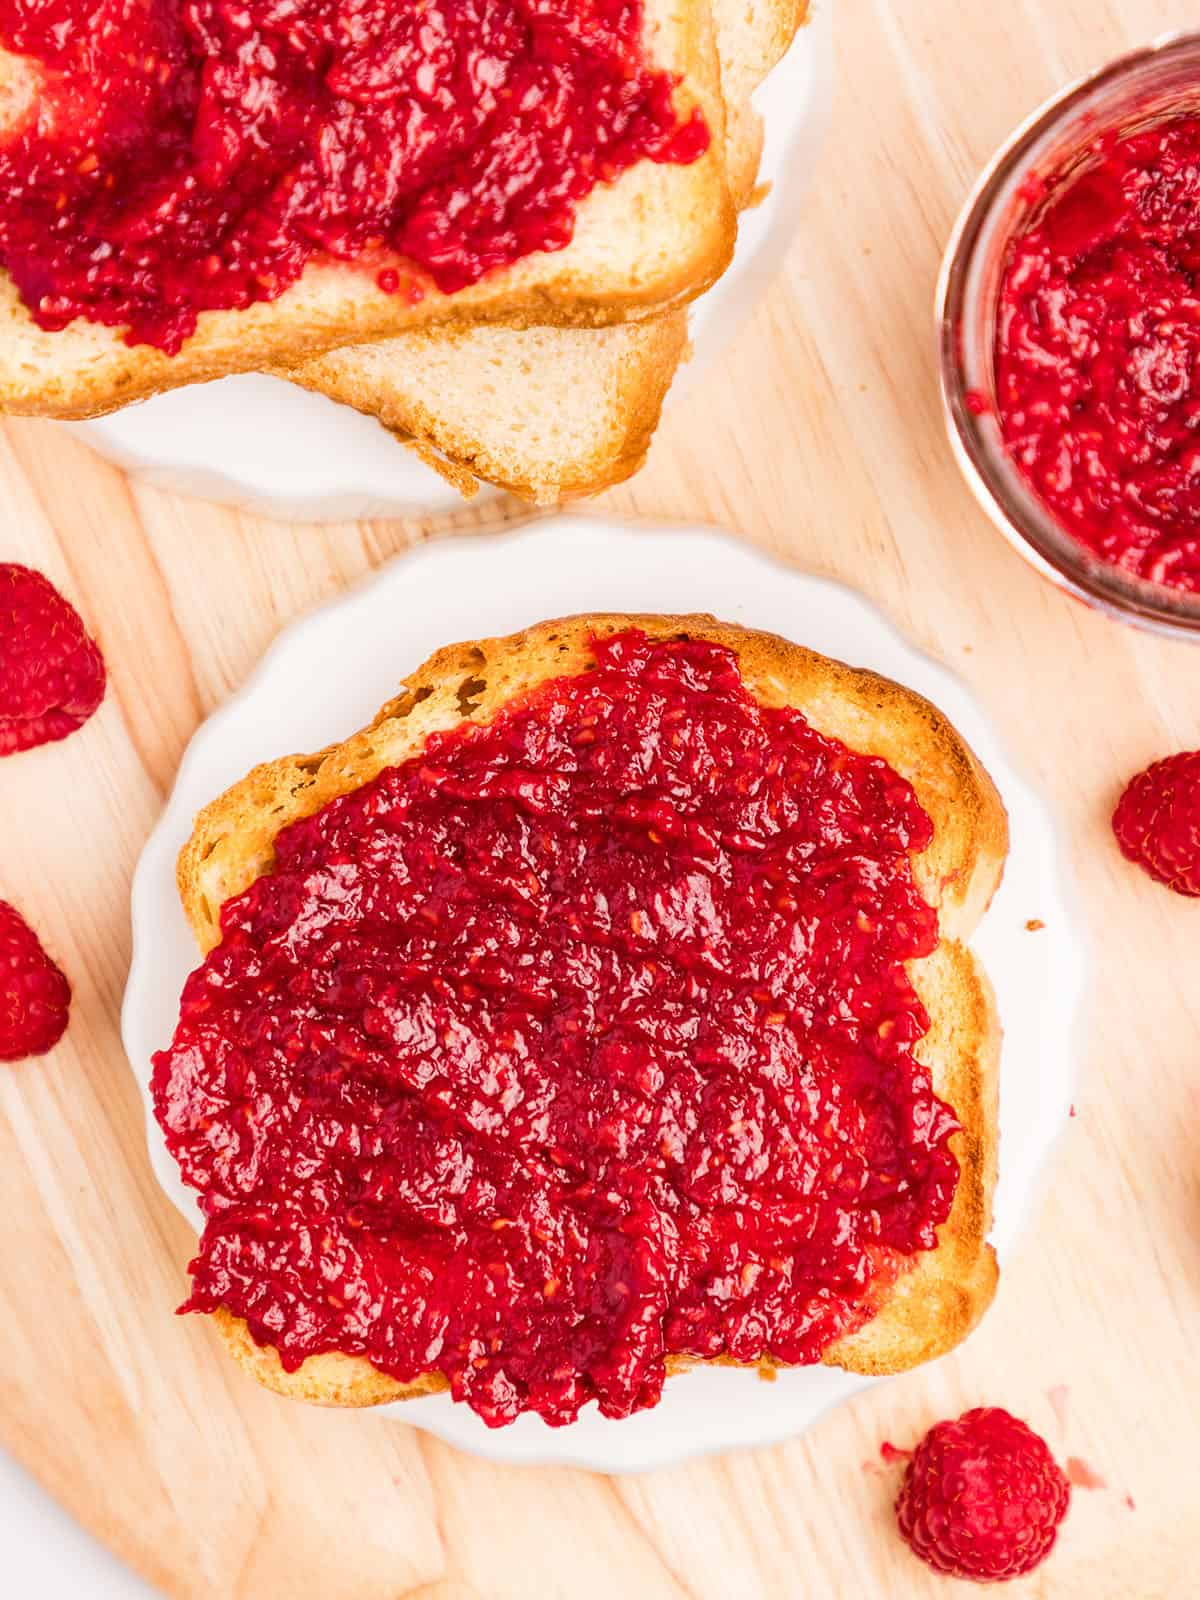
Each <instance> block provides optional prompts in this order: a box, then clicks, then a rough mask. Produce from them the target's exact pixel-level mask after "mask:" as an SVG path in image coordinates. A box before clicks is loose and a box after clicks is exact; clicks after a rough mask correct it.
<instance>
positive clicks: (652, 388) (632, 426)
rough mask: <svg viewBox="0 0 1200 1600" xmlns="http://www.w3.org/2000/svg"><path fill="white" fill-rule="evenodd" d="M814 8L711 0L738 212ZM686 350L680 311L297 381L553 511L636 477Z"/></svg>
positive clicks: (509, 335)
mask: <svg viewBox="0 0 1200 1600" xmlns="http://www.w3.org/2000/svg"><path fill="white" fill-rule="evenodd" d="M806 5H807V0H752V3H750V4H747V3H746V0H713V7H712V12H713V21H714V23H715V25H716V37H717V54H718V56H719V58H720V64H721V87H722V92H723V94H724V98H725V115H726V139H725V143H726V168H727V171H728V178H729V187H730V190H731V192H732V194H733V197H734V201H735V203H736V205H737V207H738V209H739V210H741V209H742V208H743V207H745V206H747V205H749V204H750V201H751V199H752V197H753V195H754V191H755V186H756V184H757V182H758V166H759V159H760V156H761V154H762V142H763V129H762V122H761V119H760V118H759V116H758V113H757V112H756V111H755V109H754V107H753V105H752V104H751V100H750V97H751V95H752V93H753V92H754V90H755V89H756V88H757V87H758V85H759V84H760V83H761V82H762V80H763V79H764V78H765V77H766V75H767V73H768V72H770V70H771V69H772V68H773V67H774V66H775V64H776V63H777V62H778V61H779V60H780V58H781V57H782V56H783V55H784V53H785V52H786V51H787V49H788V46H789V45H790V44H791V42H792V39H793V38H794V36H795V33H796V30H797V29H798V27H799V26H800V23H801V21H802V20H803V14H804V11H805V9H806ZM687 348H688V340H687V320H686V317H685V316H684V314H683V313H682V312H678V311H675V312H667V313H665V314H664V315H662V316H659V317H656V318H653V319H652V320H650V321H649V322H644V323H624V324H622V325H620V326H618V327H614V328H608V329H603V330H598V329H584V328H552V329H551V328H546V329H538V330H533V329H514V328H507V327H500V326H496V327H489V328H463V329H437V330H433V331H431V332H428V333H408V334H401V335H400V336H399V337H398V338H396V339H390V340H380V341H377V342H375V343H373V344H369V345H350V346H347V347H345V348H344V349H341V350H333V351H329V352H328V353H326V354H325V355H322V356H317V357H316V358H314V359H313V360H311V361H307V362H305V363H303V364H302V365H301V366H299V367H296V368H293V369H292V370H291V371H290V372H288V373H287V374H286V376H288V377H289V378H291V380H292V381H293V382H294V383H297V384H299V385H300V386H301V387H303V388H306V389H313V390H315V391H317V392H318V393H320V394H325V395H328V397H329V398H330V399H331V400H337V401H339V402H341V403H342V404H344V405H350V406H353V407H354V408H355V409H356V410H358V411H362V412H364V413H365V414H367V415H368V416H373V417H376V418H378V420H379V421H380V422H381V423H382V424H383V426H384V427H385V428H388V429H389V430H391V431H392V432H393V433H394V434H395V435H396V437H397V438H398V439H399V440H400V441H401V442H402V443H405V444H409V445H412V446H414V447H415V448H417V449H418V450H419V451H420V453H421V454H422V456H423V457H424V458H425V459H426V460H427V461H428V462H429V464H430V465H431V466H433V467H434V468H435V469H437V470H438V471H441V472H442V473H443V475H444V476H446V477H448V478H449V479H450V481H451V482H452V483H453V484H454V485H455V487H456V488H459V489H460V490H463V489H465V490H466V492H468V493H470V492H472V491H473V489H474V487H475V486H476V483H477V481H478V480H483V481H484V482H487V483H492V484H495V485H496V486H497V487H499V488H502V489H507V490H508V491H509V492H510V493H512V494H517V495H520V496H521V497H522V498H523V499H527V500H531V501H533V502H534V503H535V504H539V505H555V504H562V503H563V502H565V501H569V500H573V499H576V498H578V497H580V496H582V495H593V494H599V493H600V491H601V490H603V489H607V488H610V487H611V486H612V485H613V484H615V483H620V482H621V481H622V480H624V479H625V478H628V477H630V476H632V474H633V473H634V472H636V471H637V470H638V468H639V467H640V466H641V465H642V463H643V461H644V460H645V458H646V453H647V451H648V450H649V447H650V441H651V439H652V438H653V436H654V431H655V429H656V428H657V427H658V422H659V418H660V416H661V414H662V407H663V402H664V400H665V399H666V396H667V392H668V390H669V388H670V385H671V382H672V380H673V378H674V376H675V372H676V369H677V368H678V366H679V363H680V362H681V361H682V360H683V359H684V356H685V354H686V351H687ZM281 375H284V374H281Z"/></svg>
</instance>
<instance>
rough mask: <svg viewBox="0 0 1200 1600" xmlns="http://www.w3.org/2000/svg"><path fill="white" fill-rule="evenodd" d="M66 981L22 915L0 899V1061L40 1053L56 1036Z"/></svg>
mask: <svg viewBox="0 0 1200 1600" xmlns="http://www.w3.org/2000/svg"><path fill="white" fill-rule="evenodd" d="M70 1005H71V985H70V984H69V983H68V982H67V980H66V978H65V977H64V975H63V974H62V973H61V972H60V971H59V969H58V968H57V967H56V966H55V965H54V963H53V961H51V959H50V957H49V956H48V955H47V954H46V952H45V951H44V950H43V949H42V946H41V944H40V942H39V940H38V936H37V934H36V933H34V931H33V929H32V928H31V927H30V926H29V924H28V923H27V922H26V921H25V918H24V917H23V916H22V915H21V914H20V912H19V911H17V910H16V909H15V908H14V907H13V906H10V905H9V904H8V902H7V901H6V900H0V1061H21V1060H23V1059H24V1057H25V1056H44V1055H45V1053H46V1051H47V1050H53V1048H54V1046H55V1045H56V1044H57V1043H58V1041H59V1040H60V1039H61V1038H62V1036H63V1033H64V1032H65V1030H66V1026H67V1013H68V1011H69V1009H70Z"/></svg>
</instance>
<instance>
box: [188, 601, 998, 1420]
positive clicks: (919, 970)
mask: <svg viewBox="0 0 1200 1600" xmlns="http://www.w3.org/2000/svg"><path fill="white" fill-rule="evenodd" d="M629 627H638V628H642V629H644V630H645V632H646V633H647V634H649V635H650V636H651V637H652V638H661V639H673V638H702V639H708V640H712V641H714V642H716V643H718V644H723V645H726V646H728V647H729V648H730V649H731V650H733V651H734V653H735V654H736V655H737V657H738V661H739V665H740V669H741V673H742V678H743V680H744V682H745V683H746V685H747V687H748V688H749V690H750V691H751V693H752V694H753V695H754V696H755V697H756V698H757V699H758V700H759V701H760V702H761V703H762V704H764V705H767V706H785V705H786V706H792V707H794V708H795V709H797V710H799V711H801V712H802V713H803V714H804V716H805V717H806V718H807V720H808V721H809V722H810V723H811V725H812V726H813V727H814V728H816V729H818V730H819V731H820V732H822V733H826V734H829V735H831V736H833V737H836V738H838V739H840V740H842V742H843V743H845V744H847V745H849V746H850V747H851V748H852V749H854V750H857V751H860V752H862V753H865V754H870V755H875V756H879V757H881V758H882V759H883V760H885V761H887V762H888V763H889V765H890V766H892V767H893V768H894V769H895V770H896V771H897V772H899V773H900V774H902V775H903V776H904V777H906V778H907V779H908V780H909V781H910V782H911V783H912V785H913V788H914V790H915V791H916V794H917V798H918V799H919V801H920V802H921V805H922V806H923V807H924V809H925V810H926V812H927V813H928V814H929V816H930V818H931V820H932V822H933V825H934V837H933V840H932V842H931V844H930V846H929V848H928V849H927V850H925V851H923V852H922V853H921V854H920V855H918V856H915V857H914V859H913V872H914V876H915V879H916V881H917V884H918V886H919V888H920V889H921V892H922V893H923V894H924V895H925V897H926V898H927V899H928V900H929V901H930V903H931V904H932V905H934V906H935V907H936V908H937V910H938V914H939V918H940V924H941V933H942V939H941V943H940V944H939V946H938V948H937V950H936V951H935V952H934V954H933V955H931V956H930V957H928V958H926V959H923V960H920V961H915V962H912V963H910V969H909V970H910V975H911V977H912V980H913V983H914V986H915V987H916V989H917V992H918V994H919V995H920V996H921V998H922V999H923V1001H924V1002H925V1004H926V1007H927V1009H928V1010H929V1012H930V1017H931V1028H930V1031H929V1033H928V1034H927V1035H926V1037H925V1038H924V1039H923V1040H922V1042H921V1045H920V1046H919V1048H918V1051H917V1054H918V1056H919V1057H920V1058H921V1060H922V1061H924V1062H925V1063H926V1064H927V1065H928V1066H929V1068H930V1071H931V1074H932V1077H933V1084H934V1088H935V1090H936V1092H937V1093H938V1094H939V1095H941V1096H942V1098H943V1099H945V1100H947V1101H948V1102H949V1103H950V1104H951V1105H952V1106H953V1107H954V1109H955V1112H956V1114H957V1116H958V1118H959V1121H960V1122H961V1124H962V1128H961V1131H960V1132H959V1133H957V1134H956V1135H955V1136H954V1140H953V1149H954V1152H955V1155H956V1156H957V1158H958V1161H959V1167H960V1178H959V1184H958V1189H957V1191H956V1194H955V1199H954V1203H953V1206H952V1208H951V1212H950V1215H949V1217H948V1218H947V1220H946V1222H945V1223H944V1224H943V1225H942V1226H941V1228H939V1230H938V1244H937V1247H936V1248H935V1249H934V1250H931V1251H926V1252H924V1253H922V1254H921V1255H919V1256H917V1257H915V1258H913V1260H912V1262H911V1265H909V1266H908V1268H907V1270H905V1271H903V1272H902V1273H901V1275H900V1277H899V1278H898V1279H897V1281H896V1283H895V1284H894V1285H892V1286H891V1287H890V1288H889V1289H888V1291H887V1293H886V1298H885V1299H884V1301H883V1304H882V1305H881V1307H880V1309H879V1311H878V1312H877V1314H876V1315H875V1316H874V1317H873V1318H872V1319H871V1320H870V1321H869V1322H868V1323H866V1324H865V1325H864V1326H863V1327H862V1328H860V1329H859V1330H857V1331H856V1332H854V1333H851V1334H848V1335H847V1336H845V1337H844V1338H842V1339H839V1340H838V1341H836V1343H834V1344H833V1345H831V1346H830V1348H829V1349H828V1350H827V1351H826V1352H825V1355H824V1357H823V1360H824V1361H825V1363H826V1364H828V1365H832V1366H838V1367H843V1368H845V1369H846V1370H847V1371H851V1372H858V1373H865V1374H883V1373H893V1372H900V1371H904V1370H906V1369H907V1368H909V1367H912V1366H916V1365H917V1364H918V1363H920V1362H924V1361H929V1360H932V1359H933V1358H934V1357H936V1356H939V1355H942V1354H944V1353H945V1352H946V1351H948V1350H950V1349H951V1348H953V1346H954V1345H956V1344H958V1343H959V1341H960V1340H962V1339H963V1338H964V1337H965V1336H966V1335H967V1334H968V1333H969V1332H970V1331H971V1329H972V1328H973V1327H974V1326H975V1324H976V1323H977V1322H978V1321H979V1318H980V1317H981V1316H982V1315H983V1313H984V1311H985V1310H986V1309H987V1307H988V1305H989V1304H990V1302H991V1299H992V1296H993V1294H994V1292H995V1286H996V1280H997V1269H996V1262H995V1256H994V1254H993V1251H992V1249H991V1246H990V1245H989V1244H988V1243H987V1238H986V1236H987V1232H988V1228H989V1226H990V1222H991V1202H992V1194H993V1191H994V1188H995V1183H996V1147H997V1111H998V1106H997V1095H998V1066H999V1044H1000V1029H999V1022H998V1018H997V1015H996V1008H995V1002H994V998H993V995H992V990H991V987H990V985H989V983H988V981H987V978H986V976H985V974H984V973H983V970H982V968H981V967H980V966H979V964H978V963H977V961H976V960H975V958H974V957H973V955H972V954H971V952H970V950H969V949H968V948H967V947H966V943H965V941H966V940H967V939H968V938H969V937H970V935H971V933H972V931H973V929H974V928H975V926H976V924H977V923H978V921H979V919H980V917H981V916H982V915H983V913H984V911H985V910H986V908H987V906H988V903H989V902H990V900H991V897H992V895H993V893H994V892H995V889H996V887H997V885H998V884H999V881H1000V878H1001V875H1002V872H1003V867H1004V860H1005V856H1006V854H1007V848H1008V822H1007V817H1006V815H1005V811H1004V807H1003V804H1002V803H1001V800H1000V797H999V795H998V794H997V792H996V789H995V787H994V785H993V784H992V781H991V779H990V778H989V777H988V775H987V773H986V772H985V771H984V769H983V767H982V766H981V765H980V763H979V761H978V760H977V758H976V757H975V755H974V754H973V752H972V751H971V750H970V748H969V747H968V745H967V744H966V742H965V741H964V740H963V739H962V737H961V736H960V735H959V733H958V732H957V731H956V730H955V728H954V727H953V726H952V725H951V724H950V722H949V721H948V720H947V719H946V718H945V716H943V714H942V713H941V712H940V711H938V710H937V708H936V707H934V706H932V705H931V704H930V703H929V702H928V701H927V700H924V699H923V698H922V697H921V696H920V695H918V694H915V693H914V692H913V691H912V690H910V689H906V688H904V687H902V686H901V685H899V684H896V683H893V682H891V681H890V680H888V679H886V678H882V677H879V676H878V675H877V674H875V673H873V672H869V671H864V670H861V669H858V668H853V667H849V666H846V665H845V664H843V663H842V662H839V661H834V660H831V659H830V658H828V657H825V656H821V655H818V654H816V653H815V652H814V651H811V650H808V649H806V648H804V647H803V646H802V645H797V644H793V643H791V642H790V641H789V640H786V639H782V638H780V637H778V636H777V635H775V634H769V633H763V632H759V631H757V630H754V629H749V628H744V627H741V626H739V625H737V624H734V623H723V622H718V621H717V620H716V619H714V618H713V617H710V616H699V615H669V616H658V615H655V616H640V615H595V616H580V617H568V618H563V619H559V620H556V621H549V622H543V623H539V624H537V625H536V626H534V627H531V628H528V629H526V630H525V631H523V632H521V633H517V634H513V635H510V636H508V637H506V638H496V639H483V640H478V641H473V642H471V643H467V644H459V645H449V646H447V647H446V648H444V649H442V650H439V651H437V652H436V653H435V654H434V655H433V656H431V657H430V658H429V660H428V661H426V662H425V663H424V665H423V666H421V667H420V668H418V670H417V671H416V672H414V673H412V674H410V675H409V676H408V678H407V679H406V681H405V683H404V685H403V687H402V688H401V690H400V692H399V693H398V694H397V695H396V696H395V697H394V698H393V699H392V700H390V701H388V703H387V704H386V705H384V706H383V707H382V708H381V710H380V712H379V713H378V715H377V716H376V718H375V719H374V721H373V722H372V723H371V724H370V725H369V726H368V727H366V728H364V729H362V730H361V731H360V732H358V733H356V734H353V735H352V736H351V737H350V738H349V739H347V740H345V741H344V742H343V743H341V744H337V745H331V746H329V747H327V748H326V749H325V750H322V751H319V752H316V753H315V754H311V755H298V756H285V757H283V758H281V759H280V760H277V761H271V762H267V763H265V764H263V765H262V766H259V767H256V768H255V769H254V770H253V771H252V772H250V773H249V774H248V775H247V777H245V778H244V779H243V780H242V781H241V782H240V783H237V784H235V785H234V786H233V787H232V788H231V789H230V790H228V791H227V792H226V793H225V794H224V795H222V796H220V797H219V798H218V799H216V800H214V801H213V802H212V803H211V804H210V805H209V806H207V807H205V809H204V810H203V811H202V812H201V813H200V814H199V816H198V817H197V819H196V824H195V828H194V831H193V833H192V836H191V838H190V839H189V840H188V842H187V844H186V845H185V846H184V848H183V850H182V852H181V853H180V857H179V862H178V885H179V893H180V898H181V900H182V902H183V907H184V910H185V912H186V914H187V918H188V921H189V923H190V925H191V928H192V931H193V933H194V935H195V937H196V940H197V943H198V944H199V946H200V949H201V950H202V951H204V952H207V951H208V950H210V949H211V948H212V947H213V946H214V945H215V944H216V943H217V942H218V941H219V938H220V931H219V913H220V908H221V906H222V905H223V904H224V902H225V901H226V900H228V899H231V898H232V897H233V896H235V895H238V894H240V893H242V892H243V891H244V890H245V889H247V888H248V887H249V886H250V884H251V883H253V882H254V880H255V879H256V878H258V877H259V876H260V875H261V874H262V873H264V872H269V871H270V870H271V866H272V863H273V860H274V841H275V838H276V836H277V834H278V833H279V831H280V830H281V829H282V828H284V827H286V826H287V825H288V824H289V823H291V822H294V821H296V820H297V819H299V818H301V817H305V816H311V815H312V814H313V813H314V812H315V811H318V810H320V808H321V807H322V806H324V805H326V804H327V803H328V802H329V801H330V800H333V799H334V798H336V797H337V796H338V795H341V794H346V793H348V792H350V791H351V790H353V789H356V788H359V787H361V785H362V784H364V783H367V782H369V781H370V780H371V779H372V778H374V777H375V776H376V775H377V774H378V773H379V772H381V771H382V770H384V769H385V768H386V767H389V766H394V765H396V764H398V763H400V762H402V761H405V760H407V759H408V758H409V757H411V756H413V755H415V754H417V753H418V752H419V751H420V750H421V748H422V747H423V746H424V744H425V741H426V740H427V739H428V738H429V736H430V735H431V734H432V733H434V732H438V731H444V730H447V729H450V728H453V727H455V726H457V725H458V724H460V723H461V722H462V721H464V720H471V721H475V722H486V721H488V720H489V719H490V718H491V717H492V716H493V715H495V713H496V712H497V711H499V710H500V709H501V707H503V706H504V705H505V704H506V703H507V702H508V701H509V700H511V699H512V698H513V697H514V696H515V695H518V694H521V693H523V692H525V691H527V690H529V689H531V688H533V687H535V686H536V685H537V684H539V683H541V682H544V681H545V680H547V679H550V678H555V677H560V676H568V675H574V674H577V673H579V672H582V671H585V670H586V669H587V667H588V665H589V663H590V662H591V661H592V659H593V656H592V650H591V646H590V642H589V641H590V639H591V638H593V637H600V638H603V637H606V636H608V635H611V634H613V633H617V632H620V631H622V630H623V629H625V628H629ZM214 1322H215V1323H216V1326H217V1328H218V1331H219V1332H220V1334H221V1337H222V1339H223V1341H224V1343H225V1345H226V1348H227V1349H228V1351H229V1353H230V1355H232V1356H233V1357H234V1359H235V1360H236V1361H237V1362H238V1364H239V1365H241V1366H243V1367H244V1368H245V1369H246V1370H247V1371H248V1372H250V1373H251V1374H252V1375H253V1376H254V1377H255V1378H257V1379H258V1380H259V1382H260V1383H262V1384H264V1385H265V1386H266V1387H267V1388H269V1389H273V1390H275V1391H276V1392H277V1393H279V1394H283V1395H287V1396H290V1397H293V1398H298V1399H304V1400H308V1401H312V1402H316V1403H318V1404H324V1405H338V1406H362V1405H376V1404H379V1403H380V1402H383V1401H388V1400H399V1399H409V1398H414V1397H416V1396H418V1395H423V1394H431V1393H434V1392H436V1391H438V1390H441V1389H444V1388H446V1387H447V1385H446V1381H445V1379H444V1378H443V1377H442V1376H441V1375H440V1374H437V1373H428V1374H425V1375H423V1376H422V1377H421V1378H419V1379H418V1380H417V1381H416V1382H414V1383H408V1384H404V1383H399V1382H397V1381H396V1380H395V1379H393V1378H390V1377H388V1376H387V1375H386V1374H384V1373H381V1372H379V1371H377V1370H376V1369H375V1368H374V1367H372V1366H371V1365H370V1363H369V1362H367V1361H366V1360H365V1358H363V1357H360V1356H348V1355H344V1354H341V1353H337V1352H332V1353H328V1354H324V1355H318V1356H311V1357H309V1358H308V1360H306V1361H305V1362H304V1363H303V1364H302V1365H301V1366H300V1367H299V1368H298V1369H297V1371H295V1372H286V1371H285V1370H284V1368H283V1366H282V1363H281V1362H280V1360H279V1357H278V1355H277V1353H276V1351H275V1350H274V1349H273V1348H272V1347H270V1346H260V1345H258V1344H256V1343H255V1341H254V1339H253V1338H252V1336H251V1335H250V1332H249V1330H248V1328H247V1327H246V1324H245V1323H244V1322H243V1321H242V1320H241V1319H239V1318H237V1317H234V1316H233V1315H231V1314H230V1313H229V1312H228V1311H225V1310H223V1309H222V1310H221V1311H218V1312H217V1313H216V1314H215V1316H214ZM692 1364H693V1362H692V1361H691V1360H690V1358H686V1357H672V1358H670V1359H669V1360H668V1370H669V1371H671V1372H680V1371H683V1370H685V1369H686V1368H687V1367H689V1366H691V1365H692ZM723 1364H729V1363H727V1362H725V1360H724V1358H723ZM762 1365H764V1366H770V1365H771V1363H770V1362H764V1363H763V1364H762Z"/></svg>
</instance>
